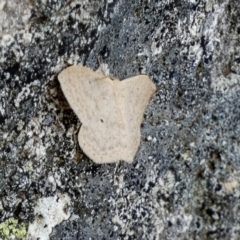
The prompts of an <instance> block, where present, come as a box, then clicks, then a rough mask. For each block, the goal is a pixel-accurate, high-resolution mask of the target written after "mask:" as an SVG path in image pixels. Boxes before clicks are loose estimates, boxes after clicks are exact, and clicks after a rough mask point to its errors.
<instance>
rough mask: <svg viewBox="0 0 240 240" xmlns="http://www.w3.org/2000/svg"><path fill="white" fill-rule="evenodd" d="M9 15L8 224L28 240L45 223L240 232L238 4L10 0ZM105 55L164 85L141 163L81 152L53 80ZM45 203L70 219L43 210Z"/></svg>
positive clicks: (2, 190) (0, 108) (165, 235)
mask: <svg viewBox="0 0 240 240" xmlns="http://www.w3.org/2000/svg"><path fill="white" fill-rule="evenodd" d="M0 16H1V17H0V24H1V26H0V31H1V32H0V77H1V81H0V223H1V226H8V225H7V224H4V223H6V222H7V221H8V219H14V221H15V222H17V220H18V223H19V226H20V223H21V224H23V225H24V229H25V226H26V229H27V234H26V236H25V237H24V239H31V238H30V237H29V236H35V235H33V234H32V232H33V231H34V228H33V227H30V228H29V226H33V225H34V224H33V223H34V222H36V219H37V218H38V219H39V221H42V222H47V221H49V226H52V227H53V228H52V232H51V234H49V236H47V238H43V237H42V238H41V239H52V240H55V239H66V240H73V239H114V240H115V239H201V240H203V239H239V238H240V215H239V208H240V203H239V195H240V191H239V190H240V189H239V183H240V82H239V81H240V21H239V18H240V3H239V1H238V0H232V1H229V0H199V1H195V0H188V1H172V0H169V1H153V0H151V1H145V0H133V1H125V0H108V1H96V0H94V1H90V0H84V1H77V0H69V1H67V0H58V1H57V0H42V1H41V0H29V1H27V0H25V1H19V4H18V3H17V1H15V0H8V1H5V0H0ZM98 58H99V59H100V61H101V62H102V64H103V65H104V66H107V69H108V70H109V72H110V74H111V75H113V76H115V77H117V78H119V79H125V78H127V77H131V76H134V75H138V74H147V75H148V76H150V78H151V79H152V81H153V82H154V83H155V85H156V86H157V91H156V93H155V95H154V96H153V98H152V100H151V102H150V104H149V106H148V108H147V110H146V112H145V117H144V122H143V124H142V127H141V144H140V147H139V149H138V153H137V155H136V157H135V160H134V161H133V163H132V164H127V163H124V162H120V163H119V164H105V165H97V164H94V163H93V162H92V161H91V160H90V159H88V158H87V157H86V156H85V155H84V154H83V153H82V151H81V149H80V148H79V147H78V142H77V134H78V131H79V127H80V125H81V123H80V122H79V121H78V119H77V117H76V116H75V114H74V112H73V111H72V109H71V108H70V107H69V105H68V103H67V101H66V99H65V98H64V96H63V94H62V92H61V89H60V85H59V83H58V81H57V75H58V73H59V72H60V71H61V70H62V69H64V68H66V67H67V66H69V65H72V64H75V65H76V64H83V65H85V66H87V67H90V68H92V69H94V70H95V69H97V68H98V67H99V63H98ZM57 196H61V197H62V198H63V199H68V201H67V203H66V204H63V205H61V204H60V203H61V202H59V201H58V197H57ZM48 198H51V199H54V201H56V202H57V203H56V204H58V205H57V206H53V205H54V201H52V203H51V204H49V208H51V206H52V208H53V209H58V207H59V209H61V211H62V213H63V214H65V215H64V217H62V218H61V222H59V219H58V220H56V216H53V217H50V218H49V219H46V217H45V216H47V215H48V214H43V215H41V214H37V212H41V211H44V209H42V210H41V209H39V208H40V207H41V206H45V205H39V202H41V201H42V202H44V201H45V200H44V199H48ZM69 199H70V200H69ZM36 209H38V211H36ZM53 209H48V210H47V211H49V214H50V213H51V214H54V212H56V211H53ZM66 216H70V217H69V218H68V219H66ZM63 219H66V220H64V221H63ZM52 221H55V222H52ZM56 224H58V225H56ZM23 225H21V229H23V227H22V226H23ZM16 226H18V225H17V224H16ZM35 226H36V224H35ZM5 228H6V227H5ZM48 229H49V228H48ZM31 231H32V232H31ZM15 232H16V229H15V230H14V231H13V230H12V229H4V230H3V229H0V238H7V235H6V233H8V234H9V235H8V236H10V235H12V236H16V234H15ZM35 232H37V231H35ZM14 234H15V235H14ZM19 236H20V235H19ZM13 238H14V237H13Z"/></svg>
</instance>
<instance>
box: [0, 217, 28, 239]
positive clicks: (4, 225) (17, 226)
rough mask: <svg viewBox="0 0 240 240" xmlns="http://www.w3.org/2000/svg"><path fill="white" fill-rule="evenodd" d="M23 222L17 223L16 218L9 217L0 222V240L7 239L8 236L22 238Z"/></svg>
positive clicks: (24, 232) (23, 234) (23, 231)
mask: <svg viewBox="0 0 240 240" xmlns="http://www.w3.org/2000/svg"><path fill="white" fill-rule="evenodd" d="M26 233H27V231H26V225H25V223H18V220H17V219H15V218H13V217H11V218H8V219H7V220H6V221H5V222H1V223H0V240H3V239H9V238H10V236H15V237H16V238H17V239H22V238H23V237H24V236H25V235H26Z"/></svg>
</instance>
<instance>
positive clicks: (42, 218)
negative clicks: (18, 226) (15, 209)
mask: <svg viewBox="0 0 240 240" xmlns="http://www.w3.org/2000/svg"><path fill="white" fill-rule="evenodd" d="M69 208H70V198H69V196H68V195H60V194H59V195H56V196H54V197H45V198H41V199H39V200H38V203H37V205H36V207H35V209H34V214H35V220H34V222H33V223H31V224H30V225H29V228H28V234H27V239H39V240H47V239H49V235H50V233H51V232H52V228H53V227H55V226H56V225H57V224H59V223H61V222H62V221H64V220H66V219H68V218H69V217H70V209H69Z"/></svg>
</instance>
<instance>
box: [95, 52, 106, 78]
mask: <svg viewBox="0 0 240 240" xmlns="http://www.w3.org/2000/svg"><path fill="white" fill-rule="evenodd" d="M97 60H98V64H99V66H100V69H101V72H102V74H104V75H105V73H104V71H103V69H102V61H101V60H100V57H99V56H98V57H97Z"/></svg>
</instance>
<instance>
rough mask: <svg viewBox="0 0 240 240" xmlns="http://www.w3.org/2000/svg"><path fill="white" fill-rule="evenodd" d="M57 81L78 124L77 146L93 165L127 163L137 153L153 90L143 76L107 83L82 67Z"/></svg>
mask: <svg viewBox="0 0 240 240" xmlns="http://www.w3.org/2000/svg"><path fill="white" fill-rule="evenodd" d="M58 79H59V82H60V85H61V88H62V91H63V93H64V95H65V97H66V99H67V101H68V102H69V104H70V106H71V108H72V109H73V111H74V112H75V113H76V115H77V117H78V118H79V120H80V121H81V123H82V126H81V128H80V131H79V134H78V142H79V145H80V147H81V148H82V150H83V152H84V153H85V154H86V155H87V156H88V157H89V158H90V159H92V160H93V161H94V162H95V163H112V162H116V161H119V160H124V161H126V162H129V163H131V162H132V161H133V160H134V157H135V155H136V152H137V150H138V147H139V144H140V139H141V133H140V125H141V123H142V120H143V114H144V111H145V109H146V107H147V105H148V103H149V100H150V98H151V96H152V94H153V93H154V92H155V91H156V87H155V85H154V84H153V82H152V81H151V80H150V78H149V77H148V76H147V75H138V76H134V77H130V78H127V79H125V80H122V81H120V80H118V79H111V78H110V77H107V76H105V75H103V74H102V73H98V72H95V71H93V70H91V69H90V68H87V67H83V66H71V67H68V68H66V69H65V70H63V71H62V72H61V73H60V74H59V75H58Z"/></svg>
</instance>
